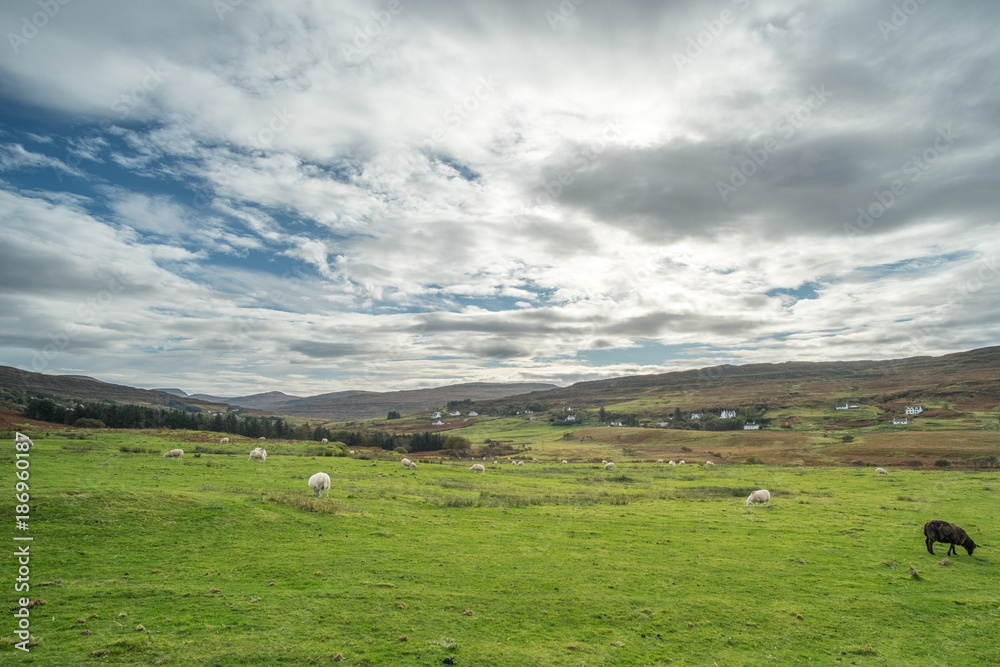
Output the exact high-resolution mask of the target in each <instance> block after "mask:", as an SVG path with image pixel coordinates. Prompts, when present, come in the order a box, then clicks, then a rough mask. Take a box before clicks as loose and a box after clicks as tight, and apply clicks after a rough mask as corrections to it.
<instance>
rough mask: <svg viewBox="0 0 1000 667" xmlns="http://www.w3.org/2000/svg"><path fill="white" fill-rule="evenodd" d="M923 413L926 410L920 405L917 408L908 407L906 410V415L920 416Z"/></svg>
mask: <svg viewBox="0 0 1000 667" xmlns="http://www.w3.org/2000/svg"><path fill="white" fill-rule="evenodd" d="M923 411H924V409H923V408H922V407H920V406H919V405H918V406H916V407H907V408H906V414H908V415H919V414H920V413H921V412H923Z"/></svg>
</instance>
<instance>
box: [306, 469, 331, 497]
mask: <svg viewBox="0 0 1000 667" xmlns="http://www.w3.org/2000/svg"><path fill="white" fill-rule="evenodd" d="M309 488H310V489H312V490H313V493H314V494H316V497H318V498H321V497H322V496H323V492H324V491H326V497H327V498H329V497H330V476H329V475H327V474H326V473H325V472H318V473H316V474H315V475H313V476H312V477H310V478H309Z"/></svg>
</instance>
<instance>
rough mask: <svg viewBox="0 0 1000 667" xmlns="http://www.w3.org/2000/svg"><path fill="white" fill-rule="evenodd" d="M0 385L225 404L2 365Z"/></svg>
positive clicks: (94, 397)
mask: <svg viewBox="0 0 1000 667" xmlns="http://www.w3.org/2000/svg"><path fill="white" fill-rule="evenodd" d="M0 388H3V389H7V390H9V391H12V392H17V393H26V394H27V395H28V397H29V398H30V397H31V396H35V395H45V396H55V397H57V398H60V399H62V400H67V401H77V402H81V403H83V402H86V401H114V402H117V403H136V404H139V405H151V406H162V407H172V408H179V409H185V408H193V407H198V408H205V409H207V410H219V409H220V408H223V407H224V406H221V405H218V404H213V403H210V402H207V401H199V400H195V399H193V398H189V397H183V396H178V395H175V394H168V393H166V392H164V391H157V390H155V389H137V388H136V387H129V386H127V385H122V384H113V383H111V382H101V381H100V380H95V379H94V378H89V377H86V376H69V375H46V374H44V373H32V372H30V371H23V370H21V369H20V368H13V367H11V366H0Z"/></svg>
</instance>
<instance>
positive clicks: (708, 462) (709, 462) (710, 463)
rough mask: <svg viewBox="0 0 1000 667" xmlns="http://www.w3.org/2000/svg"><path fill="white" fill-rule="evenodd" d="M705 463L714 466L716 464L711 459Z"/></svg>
mask: <svg viewBox="0 0 1000 667" xmlns="http://www.w3.org/2000/svg"><path fill="white" fill-rule="evenodd" d="M705 465H707V466H714V465H715V464H714V463H712V462H711V461H705Z"/></svg>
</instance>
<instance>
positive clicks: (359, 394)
mask: <svg viewBox="0 0 1000 667" xmlns="http://www.w3.org/2000/svg"><path fill="white" fill-rule="evenodd" d="M554 388H556V385H554V384H549V383H545V382H468V383H465V384H454V385H450V386H447V387H434V388H432V389H407V390H401V391H386V392H378V391H338V392H334V393H332V394H320V395H319V396H310V397H308V398H300V399H297V400H293V401H289V402H287V403H285V404H283V405H280V406H275V409H276V410H280V411H281V413H282V414H286V415H293V416H297V417H312V418H320V419H337V420H349V419H369V418H372V417H384V416H385V415H386V414H387V413H388V412H389V411H390V410H396V411H398V412H400V413H401V414H407V413H410V412H422V411H425V410H434V409H438V408H443V407H445V406H446V405H447V403H448V401H464V400H466V399H468V400H470V401H482V400H490V399H497V398H503V397H506V396H512V395H515V394H523V393H525V392H531V391H545V390H547V389H554Z"/></svg>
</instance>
